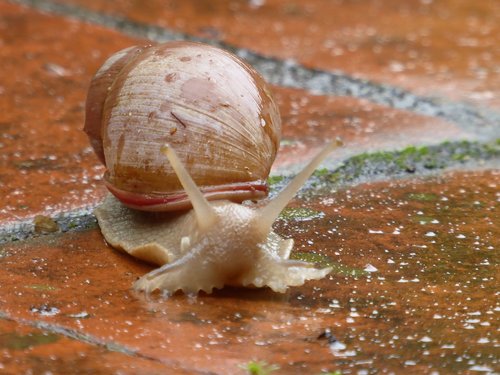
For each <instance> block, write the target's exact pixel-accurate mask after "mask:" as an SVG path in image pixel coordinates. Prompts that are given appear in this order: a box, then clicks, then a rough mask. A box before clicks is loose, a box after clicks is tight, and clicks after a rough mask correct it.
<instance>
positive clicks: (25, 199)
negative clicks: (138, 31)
mask: <svg viewBox="0 0 500 375" xmlns="http://www.w3.org/2000/svg"><path fill="white" fill-rule="evenodd" d="M56 30H65V32H64V33H61V32H57V31H56ZM55 32H57V35H58V39H57V42H55V41H54V33H55ZM110 34H112V33H110V32H109V31H107V32H104V31H103V30H101V29H99V28H97V27H94V26H90V25H85V24H82V23H78V22H73V21H70V20H64V19H62V18H60V17H53V16H48V15H41V14H40V13H38V12H34V11H30V10H27V9H24V8H22V7H19V6H14V5H9V4H6V3H5V2H1V3H0V43H1V46H2V47H1V48H0V59H1V60H2V65H3V67H4V68H3V69H2V72H1V73H0V75H1V78H0V82H1V83H0V113H1V114H0V129H1V135H0V136H1V139H0V150H1V156H0V163H1V164H0V195H1V196H2V205H1V207H0V221H13V220H18V219H22V218H25V217H30V216H32V215H33V216H34V214H38V213H44V214H53V213H54V212H61V211H64V210H71V209H74V208H78V207H81V206H84V205H86V204H91V203H93V202H96V201H97V200H99V199H100V198H101V197H102V195H103V193H104V190H103V188H102V185H101V182H100V179H101V175H102V174H103V168H102V167H101V166H100V165H99V163H98V162H97V158H96V157H95V156H94V154H93V152H92V150H91V148H90V146H89V144H88V140H87V137H86V136H85V134H84V133H83V132H82V131H81V129H82V128H83V113H84V101H85V95H86V91H87V86H88V82H89V80H90V77H91V76H92V75H93V74H94V71H95V70H96V69H97V68H98V66H99V65H100V63H101V62H102V60H103V58H104V56H107V55H108V54H110V53H111V52H112V51H114V50H116V49H120V48H123V47H125V46H127V45H129V44H130V41H129V40H128V39H127V38H125V37H120V36H118V35H116V34H115V36H114V38H109V39H108V38H106V36H107V35H110Z"/></svg>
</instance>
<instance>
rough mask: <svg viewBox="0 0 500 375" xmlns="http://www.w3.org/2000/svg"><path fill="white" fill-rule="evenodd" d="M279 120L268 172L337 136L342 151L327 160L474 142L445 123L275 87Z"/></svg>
mask: <svg viewBox="0 0 500 375" xmlns="http://www.w3.org/2000/svg"><path fill="white" fill-rule="evenodd" d="M275 94H276V98H277V101H278V104H279V108H280V111H281V117H282V119H283V140H282V146H281V148H280V151H279V154H278V159H277V161H276V164H275V167H274V171H275V172H276V173H278V172H280V171H283V170H286V169H287V168H290V167H292V166H293V165H294V164H296V163H304V162H306V161H307V160H309V159H310V158H312V156H313V155H315V154H316V153H317V152H318V150H319V149H320V148H321V147H322V146H323V145H324V143H325V142H326V140H328V139H334V138H335V137H339V138H341V139H342V140H343V142H344V147H343V148H342V149H339V150H337V151H335V153H334V155H332V156H331V158H332V159H337V160H339V161H341V160H343V159H345V158H346V157H348V156H352V155H356V154H360V153H363V152H374V151H378V150H392V149H402V148H405V147H408V146H410V145H431V144H436V143H440V142H444V141H454V140H459V139H468V140H473V139H475V137H476V135H479V134H472V133H470V132H467V131H465V130H463V129H461V128H460V127H458V126H457V125H455V124H453V123H451V122H447V121H445V120H442V119H439V118H435V117H428V116H422V115H418V114H415V113H411V112H408V111H402V110H397V109H392V108H388V107H386V106H381V105H376V104H373V103H371V102H368V101H365V100H360V99H356V98H351V97H334V96H324V95H311V94H309V93H307V92H306V91H303V90H293V89H283V88H279V87H275Z"/></svg>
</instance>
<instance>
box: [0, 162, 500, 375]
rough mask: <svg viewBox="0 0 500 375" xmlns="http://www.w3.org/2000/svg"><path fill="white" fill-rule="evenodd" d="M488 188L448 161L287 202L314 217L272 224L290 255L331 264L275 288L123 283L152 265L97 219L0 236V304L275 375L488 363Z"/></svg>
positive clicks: (177, 359) (493, 243) (206, 366)
mask: <svg viewBox="0 0 500 375" xmlns="http://www.w3.org/2000/svg"><path fill="white" fill-rule="evenodd" d="M499 185H500V174H499V172H498V171H477V172H456V173H454V174H450V175H446V176H440V177H433V178H426V179H423V180H401V181H392V182H379V183H372V184H364V185H359V186H357V187H354V188H350V189H349V190H343V191H339V192H338V193H336V194H329V195H313V196H310V197H309V198H308V200H305V201H300V200H295V201H294V202H293V203H292V206H294V207H299V206H304V207H306V208H307V209H308V210H309V211H304V212H309V213H311V212H313V213H314V212H315V211H321V212H322V213H323V214H322V215H319V214H318V215H311V214H307V215H305V216H306V217H304V215H302V217H300V215H299V218H296V219H292V218H289V219H285V218H283V219H280V220H279V221H278V222H277V223H276V230H277V231H278V232H279V233H281V234H283V235H284V236H287V237H288V236H291V237H294V238H295V240H296V245H295V250H294V252H295V256H299V257H301V258H306V257H309V259H311V258H312V259H315V260H316V261H319V262H322V263H323V264H326V263H328V264H330V265H332V266H333V267H334V269H335V271H334V273H333V274H332V275H331V276H330V277H329V278H327V279H324V280H321V281H316V282H309V283H307V284H306V285H305V286H303V287H298V288H292V289H290V290H289V292H288V293H286V294H284V295H279V294H274V293H272V292H270V291H269V290H242V289H235V288H226V289H224V290H222V291H218V292H216V293H215V294H212V295H200V296H198V297H197V298H188V297H185V296H183V295H175V296H174V297H171V298H169V299H167V300H162V299H161V298H159V297H155V296H153V297H149V298H147V297H145V296H144V295H142V294H136V293H133V292H132V291H131V284H132V282H133V281H134V280H135V279H136V278H137V277H138V276H140V275H142V274H143V273H145V272H146V271H147V270H149V269H151V267H150V266H148V265H145V264H142V263H139V262H137V261H135V260H134V259H132V258H130V257H129V256H126V255H124V254H122V253H119V252H117V251H114V250H112V249H110V248H108V247H107V246H106V245H105V243H104V241H103V240H102V237H101V235H100V233H99V232H98V230H97V229H96V230H90V231H82V232H72V233H66V234H65V235H61V234H55V235H54V234H53V235H47V236H45V237H41V238H38V239H34V240H30V241H25V242H20V243H17V244H7V245H4V246H2V247H0V285H1V288H0V311H1V312H2V313H4V314H7V315H9V316H10V317H11V318H12V319H16V320H30V321H40V322H44V323H50V324H53V325H57V326H61V327H65V328H66V329H72V330H75V331H77V332H79V333H84V334H86V335H90V336H92V337H94V338H95V339H98V340H101V341H102V342H104V343H110V344H111V343H112V344H113V345H120V346H121V347H126V348H134V350H136V352H137V355H139V354H140V356H141V357H142V358H151V359H154V360H155V361H162V362H164V363H170V364H183V365H186V364H189V366H190V367H189V368H190V369H193V370H195V369H196V370H199V371H214V372H217V373H237V372H238V368H239V366H240V365H242V364H246V363H248V362H249V361H265V362H267V363H268V364H275V365H279V366H280V368H281V370H280V371H278V372H277V373H284V374H285V373H286V374H290V373H320V372H321V371H336V370H339V371H342V373H344V372H345V373H348V372H358V371H368V372H387V373H389V372H394V373H401V372H402V371H405V372H409V373H428V372H431V371H439V372H440V373H460V372H466V371H467V370H473V369H474V368H476V366H477V368H479V367H480V368H483V369H488V368H489V369H490V372H493V371H494V368H496V367H497V366H498V363H497V361H496V359H495V346H498V341H497V340H498V339H497V338H496V337H495V336H494V331H495V329H496V328H495V326H496V324H497V323H496V319H495V318H496V315H495V314H496V310H497V309H498V307H497V306H496V299H495V290H496V287H497V285H498V272H497V262H496V261H495V259H496V253H497V251H498V247H499V246H500V243H499V240H498V239H499V238H500V233H499V229H498V228H499V226H498V224H499V223H498V217H500V212H498V210H499V206H498V204H497V199H498V186H499ZM311 210H312V211H311ZM308 219H309V220H308ZM99 361H101V362H103V361H102V360H99ZM172 361H174V362H172ZM241 373H243V370H241Z"/></svg>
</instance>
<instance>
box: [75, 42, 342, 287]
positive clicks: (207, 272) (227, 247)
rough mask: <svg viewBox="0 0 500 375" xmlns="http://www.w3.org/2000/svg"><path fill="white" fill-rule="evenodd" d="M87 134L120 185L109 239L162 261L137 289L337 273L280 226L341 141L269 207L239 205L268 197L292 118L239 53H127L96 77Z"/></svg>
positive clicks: (109, 202) (103, 217)
mask: <svg viewBox="0 0 500 375" xmlns="http://www.w3.org/2000/svg"><path fill="white" fill-rule="evenodd" d="M84 130H85V132H86V133H87V134H88V136H89V139H90V142H91V145H92V147H93V148H94V150H95V152H96V154H97V155H98V157H99V159H100V160H101V161H102V162H103V163H104V164H105V166H106V169H107V171H106V174H105V183H106V186H107V187H108V189H109V190H110V192H111V193H112V195H109V196H108V197H107V198H106V199H105V200H104V201H103V202H102V204H101V205H100V206H98V207H97V208H96V210H95V215H96V217H97V220H98V222H99V226H100V228H101V231H102V233H103V236H104V237H105V239H106V241H107V242H108V243H109V244H110V245H111V246H113V247H114V248H116V249H119V250H123V251H125V252H127V253H129V254H131V255H132V256H134V257H136V258H139V259H142V260H144V261H147V262H150V263H154V264H156V265H158V266H160V267H159V268H158V269H155V270H153V271H152V272H150V273H148V274H146V275H144V276H143V277H141V278H140V279H139V280H138V281H137V282H136V283H135V284H134V288H135V289H136V290H140V291H145V292H147V293H150V292H153V291H155V290H160V291H162V293H164V294H171V293H175V292H176V291H179V290H182V291H184V292H186V293H197V292H199V291H205V292H207V293H211V292H212V290H213V289H214V288H222V287H223V286H224V285H233V286H245V287H246V286H252V287H263V286H268V287H270V288H271V289H272V290H274V291H276V292H284V291H285V290H286V289H287V288H288V287H289V286H297V285H302V284H304V282H305V281H306V280H311V279H320V278H323V277H325V276H326V275H327V274H328V273H329V272H330V271H331V269H330V268H323V269H317V268H315V267H314V265H313V264H311V263H307V262H302V261H296V260H290V259H289V257H290V252H291V250H292V247H293V240H291V239H283V238H281V237H280V236H279V235H278V234H276V233H274V232H273V231H272V225H273V223H274V221H275V220H276V218H277V217H278V215H279V214H280V212H281V210H282V209H283V208H284V207H285V206H286V205H287V203H288V202H289V201H290V200H291V199H292V198H293V196H294V195H295V193H296V192H297V191H298V190H299V189H300V187H301V186H302V185H303V184H304V182H305V181H306V180H307V179H308V178H309V176H310V175H311V174H312V173H313V171H314V169H315V168H316V167H317V166H318V165H319V164H320V163H321V161H322V160H324V158H325V157H326V156H327V155H328V154H329V153H330V152H331V151H332V150H333V148H335V147H336V146H337V145H336V144H335V143H334V142H332V143H329V144H328V145H327V146H326V147H325V148H324V149H323V150H322V151H321V152H320V153H319V154H318V155H317V156H316V157H315V158H314V159H313V160H312V161H311V162H310V163H309V165H308V166H306V167H305V168H304V170H303V171H302V172H300V173H299V174H298V175H297V176H296V177H295V178H294V179H293V180H292V181H291V183H290V184H289V185H288V186H287V187H286V188H285V189H284V190H283V191H282V192H281V193H280V194H279V195H278V196H277V197H275V198H274V199H273V200H271V201H269V202H267V204H266V205H265V206H263V207H261V205H256V204H254V205H250V204H240V203H241V202H242V201H244V200H256V199H261V198H264V197H266V195H267V185H266V181H267V177H268V174H269V171H270V169H271V166H272V163H273V161H274V159H275V156H276V152H277V149H278V146H279V140H280V134H281V120H280V116H279V112H278V108H277V106H276V104H275V102H274V100H273V97H272V94H271V92H270V90H269V88H268V86H267V84H266V83H265V82H264V81H263V79H262V78H261V77H260V75H259V74H258V73H256V72H255V71H254V70H253V69H252V68H251V67H249V66H248V65H247V64H245V63H244V62H243V61H242V60H240V59H239V58H237V57H235V56H233V55H231V54H229V53H228V52H226V51H223V50H221V49H218V48H215V47H212V46H208V45H204V44H199V43H188V42H172V43H165V44H159V45H145V46H135V47H130V48H127V49H124V50H122V51H119V52H117V53H116V54H114V55H113V56H111V57H110V58H109V59H108V60H107V61H106V62H105V63H104V65H103V66H102V67H101V68H100V69H99V71H98V72H97V73H96V75H95V77H94V79H93V80H92V82H91V85H90V89H89V93H88V96H87V102H86V120H85V128H84ZM151 211H155V212H151Z"/></svg>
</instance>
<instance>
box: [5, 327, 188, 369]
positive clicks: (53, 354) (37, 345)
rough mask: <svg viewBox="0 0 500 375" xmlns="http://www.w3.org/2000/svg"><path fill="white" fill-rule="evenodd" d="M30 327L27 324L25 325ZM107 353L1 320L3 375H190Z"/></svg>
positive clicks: (93, 346) (140, 359)
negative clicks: (110, 374) (76, 374)
mask: <svg viewBox="0 0 500 375" xmlns="http://www.w3.org/2000/svg"><path fill="white" fill-rule="evenodd" d="M24 323H26V322H24ZM116 349H118V348H115V350H107V349H105V348H103V347H99V346H97V345H92V344H88V343H85V342H83V341H78V340H75V339H70V338H67V337H65V336H64V335H61V334H58V333H54V332H51V331H47V330H40V329H37V328H33V327H31V326H30V325H27V324H19V323H17V322H15V321H9V320H2V319H1V318H0V373H2V374H5V375H7V374H49V373H51V374H74V373H79V374H105V373H106V374H109V373H113V374H116V373H121V374H133V373H137V372H141V373H148V374H155V373H156V374H160V373H174V372H175V373H176V374H185V373H186V374H187V373H189V372H187V371H186V370H184V369H182V368H181V367H178V366H171V365H168V364H166V363H164V364H162V363H159V362H157V361H154V360H149V359H145V358H140V357H137V356H135V355H133V354H130V355H129V354H124V353H120V352H117V351H116Z"/></svg>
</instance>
